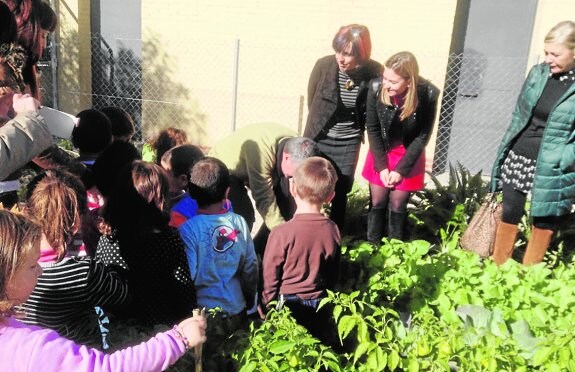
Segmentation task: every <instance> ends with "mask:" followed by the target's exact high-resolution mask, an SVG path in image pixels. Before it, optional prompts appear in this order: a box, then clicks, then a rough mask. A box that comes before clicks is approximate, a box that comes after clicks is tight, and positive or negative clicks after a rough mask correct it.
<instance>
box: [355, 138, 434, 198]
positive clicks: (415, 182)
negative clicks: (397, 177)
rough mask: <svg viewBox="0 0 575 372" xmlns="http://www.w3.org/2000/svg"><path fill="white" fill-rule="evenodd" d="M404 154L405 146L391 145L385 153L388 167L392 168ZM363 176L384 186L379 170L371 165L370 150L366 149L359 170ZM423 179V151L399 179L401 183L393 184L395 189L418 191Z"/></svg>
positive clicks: (371, 156)
mask: <svg viewBox="0 0 575 372" xmlns="http://www.w3.org/2000/svg"><path fill="white" fill-rule="evenodd" d="M404 155H405V147H403V145H399V146H396V147H393V148H392V149H391V150H390V151H389V153H388V154H387V164H389V169H390V170H394V169H395V167H396V166H397V164H398V163H399V161H400V160H401V158H402V157H403V156H404ZM361 175H362V176H363V178H365V179H366V180H367V181H368V182H369V183H371V184H374V185H377V186H381V187H385V186H384V185H383V182H381V179H380V178H379V172H377V171H376V170H375V169H374V165H373V155H372V154H371V151H368V153H367V157H366V158H365V164H364V166H363V170H362V172H361ZM424 180H425V152H423V153H422V154H421V156H420V157H419V158H418V159H417V161H416V162H415V164H414V165H413V168H412V169H411V172H409V174H408V175H407V176H406V177H405V178H404V179H403V181H401V183H400V184H399V185H397V186H395V189H396V190H401V191H419V190H421V189H423V184H424Z"/></svg>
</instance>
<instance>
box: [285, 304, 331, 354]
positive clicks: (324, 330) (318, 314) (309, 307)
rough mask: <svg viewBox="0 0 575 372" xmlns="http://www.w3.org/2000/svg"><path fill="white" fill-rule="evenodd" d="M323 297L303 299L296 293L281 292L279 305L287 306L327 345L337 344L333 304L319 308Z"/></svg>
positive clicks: (310, 331)
mask: <svg viewBox="0 0 575 372" xmlns="http://www.w3.org/2000/svg"><path fill="white" fill-rule="evenodd" d="M322 299H323V297H319V298H313V299H303V298H300V297H299V296H297V295H294V294H288V295H284V294H280V296H279V301H278V307H280V308H281V307H282V306H286V307H287V308H289V309H290V311H291V313H292V316H293V317H294V319H295V320H296V321H297V323H298V324H300V325H301V326H303V327H305V328H307V330H308V331H309V333H311V335H312V336H314V337H315V338H317V339H318V340H320V341H321V342H323V343H324V344H326V345H329V346H335V345H336V344H337V342H338V341H337V340H338V338H337V331H336V327H335V323H334V322H333V318H332V311H331V306H324V307H322V308H321V309H319V311H318V310H317V308H318V306H319V303H320V302H321V300H322Z"/></svg>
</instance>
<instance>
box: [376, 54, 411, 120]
mask: <svg viewBox="0 0 575 372" xmlns="http://www.w3.org/2000/svg"><path fill="white" fill-rule="evenodd" d="M384 68H386V69H387V68H389V69H391V70H393V71H394V72H395V73H396V74H398V75H399V76H401V77H402V78H404V79H405V80H407V81H408V82H409V83H408V86H407V94H406V95H405V102H404V103H403V107H402V108H401V114H400V115H399V119H400V120H401V121H403V120H405V119H407V118H408V117H409V116H410V115H411V114H413V113H414V112H415V110H417V105H418V104H419V101H418V99H417V84H419V65H418V64H417V59H416V58H415V56H414V55H413V54H412V53H411V52H399V53H396V54H394V55H392V56H391V57H389V59H388V60H387V61H386V62H385V64H384ZM381 101H382V102H383V103H384V104H386V105H391V99H390V97H389V95H388V94H387V92H386V91H385V89H382V94H381Z"/></svg>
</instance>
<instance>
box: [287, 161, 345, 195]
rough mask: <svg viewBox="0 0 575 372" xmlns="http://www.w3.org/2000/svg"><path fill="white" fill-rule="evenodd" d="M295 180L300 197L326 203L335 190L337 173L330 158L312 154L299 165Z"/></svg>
mask: <svg viewBox="0 0 575 372" xmlns="http://www.w3.org/2000/svg"><path fill="white" fill-rule="evenodd" d="M293 182H294V183H295V188H296V192H297V194H298V195H299V197H300V198H302V199H303V200H306V201H308V202H310V203H324V202H326V201H327V199H328V198H329V196H330V194H331V193H332V192H333V191H334V190H335V183H336V182H337V173H336V171H335V168H334V167H333V165H332V164H331V162H330V161H329V160H327V159H324V158H320V157H319V156H312V157H311V158H307V159H304V160H303V161H302V162H301V163H300V165H299V166H298V167H297V169H296V171H295V174H294V177H293Z"/></svg>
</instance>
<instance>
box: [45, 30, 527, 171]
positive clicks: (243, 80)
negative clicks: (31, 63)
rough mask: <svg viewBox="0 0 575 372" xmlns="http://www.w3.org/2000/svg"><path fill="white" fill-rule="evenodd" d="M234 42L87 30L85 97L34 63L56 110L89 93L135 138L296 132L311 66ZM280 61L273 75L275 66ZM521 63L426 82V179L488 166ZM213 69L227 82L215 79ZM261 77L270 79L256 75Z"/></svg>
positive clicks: (455, 68) (461, 70)
mask: <svg viewBox="0 0 575 372" xmlns="http://www.w3.org/2000/svg"><path fill="white" fill-rule="evenodd" d="M237 46H238V43H237V42H236V41H235V40H229V41H226V40H222V41H214V40H211V41H210V43H206V44H205V45H199V44H194V45H193V48H192V47H191V46H188V48H184V47H183V46H182V45H179V44H178V41H177V40H170V41H165V40H164V41H160V40H159V39H158V38H154V37H150V38H148V39H147V40H146V41H142V40H106V39H105V38H104V37H102V36H101V35H98V34H94V35H92V43H91V73H92V74H91V75H92V84H91V87H92V91H91V92H64V91H63V89H65V88H63V87H59V86H58V84H55V82H54V81H53V80H54V79H53V74H52V69H53V67H54V66H51V62H50V59H49V58H46V59H45V60H43V61H42V63H41V65H40V71H41V75H40V76H41V87H42V89H43V97H44V104H45V105H47V106H52V107H54V106H55V105H57V102H53V100H52V97H57V96H58V95H60V96H62V95H89V96H91V98H92V105H93V106H94V107H95V108H102V107H104V106H119V107H122V108H123V109H125V110H126V111H128V112H129V113H130V114H131V115H132V117H133V118H134V122H135V123H136V126H137V134H136V137H135V139H136V140H137V141H145V140H147V139H149V138H150V137H151V136H152V135H153V134H154V133H155V132H157V131H158V130H160V129H163V128H166V127H169V126H175V127H180V128H183V129H186V131H187V132H188V137H189V138H191V139H192V141H193V142H194V143H198V144H202V145H207V146H209V144H210V143H213V141H214V140H215V139H218V138H221V137H223V136H225V135H227V134H229V133H231V132H232V131H233V128H238V127H241V126H243V125H246V124H249V123H254V122H261V121H276V122H280V123H289V125H292V126H293V127H294V129H295V130H299V131H300V132H301V129H302V125H304V124H305V114H306V112H305V103H304V102H305V101H304V99H305V91H304V89H305V87H306V82H307V78H308V76H309V72H310V71H311V67H310V66H309V65H308V64H305V63H303V62H301V61H290V62H289V63H284V61H282V60H281V58H282V57H278V56H274V52H273V49H270V46H269V45H249V44H246V45H242V46H241V50H240V52H239V53H238V50H237V49H236V48H237ZM173 48H178V49H179V53H178V56H179V57H178V58H173V54H172V55H171V54H170V52H169V51H170V50H173ZM182 49H183V50H182ZM262 51H264V52H265V53H267V54H266V55H267V57H266V60H262V59H261V55H262ZM142 56H143V57H142ZM430 60H431V61H440V60H441V58H430ZM280 63H281V66H282V67H281V69H280V68H277V67H276V66H277V65H278V64H280ZM284 65H288V66H284ZM525 65H526V60H525V58H488V57H485V56H483V55H480V54H477V53H471V52H469V53H467V52H466V53H463V54H453V55H451V56H450V57H449V61H448V64H447V70H446V77H445V82H438V81H434V83H435V84H436V85H438V86H442V85H443V95H442V100H441V102H440V104H439V119H438V122H437V138H436V141H435V143H434V144H432V145H434V148H435V150H434V161H433V173H435V174H439V173H442V172H444V171H445V170H446V168H447V165H448V164H449V163H456V162H460V163H461V164H463V165H464V166H465V167H467V168H468V169H470V170H471V171H474V172H477V171H480V170H483V171H484V172H487V171H488V170H489V168H490V167H491V163H492V161H493V158H494V157H495V153H496V150H497V146H498V145H499V142H500V139H501V137H502V135H503V133H504V131H505V130H506V128H507V126H508V124H509V121H510V117H511V113H512V110H513V106H514V102H515V100H516V97H517V95H518V93H519V90H520V88H521V84H522V81H523V79H524V76H525ZM244 66H249V67H250V68H243V67H244ZM269 66H272V67H271V69H270V67H269ZM236 68H237V71H238V74H237V75H234V71H235V69H236ZM214 73H217V74H221V75H223V76H225V77H226V78H224V79H219V80H217V81H216V80H215V79H213V74H214ZM261 74H269V75H270V76H266V78H265V79H258V77H260V76H258V75H261ZM302 74H303V75H305V76H303V75H302ZM294 78H297V79H300V81H301V84H299V82H298V86H301V87H302V91H301V92H295V93H294V92H293V91H289V92H285V91H284V90H283V89H282V86H285V85H287V84H288V82H289V81H291V80H290V79H294ZM222 80H223V83H222V82H221V81H222ZM218 81H219V82H218ZM184 82H185V84H184ZM236 82H237V84H238V85H237V88H236V89H237V97H236V101H235V105H234V102H233V101H234V97H235V96H234V88H233V87H234V84H235V83H236ZM270 82H273V84H271V83H270ZM442 83H443V84H442ZM55 93H58V94H55ZM232 111H234V113H235V116H234V115H233V113H232ZM262 118H265V119H264V120H262Z"/></svg>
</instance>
